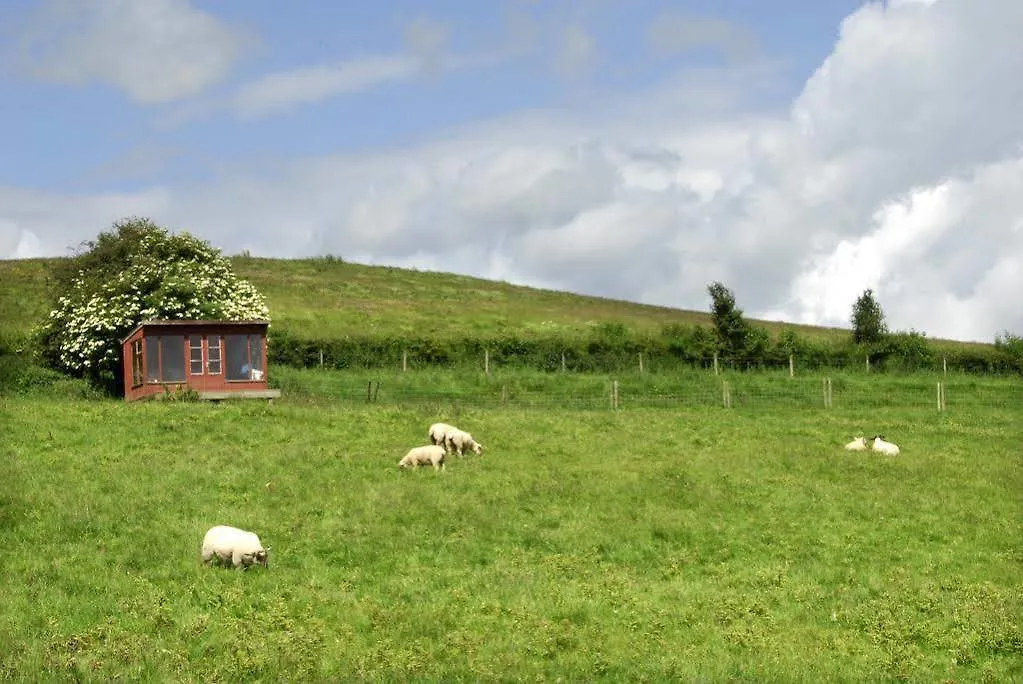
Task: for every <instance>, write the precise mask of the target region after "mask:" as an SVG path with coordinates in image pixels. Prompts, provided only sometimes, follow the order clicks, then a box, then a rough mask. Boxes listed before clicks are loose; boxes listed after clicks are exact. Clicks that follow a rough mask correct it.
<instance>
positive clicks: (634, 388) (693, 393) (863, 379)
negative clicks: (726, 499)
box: [280, 370, 1023, 411]
mask: <svg viewBox="0 0 1023 684" xmlns="http://www.w3.org/2000/svg"><path fill="white" fill-rule="evenodd" d="M280 386H281V388H282V390H283V391H284V392H286V393H291V394H296V395H308V396H317V397H325V398H330V399H332V400H336V401H338V402H342V403H370V404H389V405H394V404H447V405H462V406H477V407H481V408H484V407H485V408H494V407H501V406H508V407H520V408H541V409H546V408H558V407H562V408H567V409H588V410H599V409H605V410H628V409H629V408H695V407H712V406H719V407H724V408H731V409H740V410H741V409H760V408H791V409H812V408H819V409H850V408H889V407H890V408H897V407H906V408H909V407H915V408H933V409H934V410H936V411H946V410H958V409H982V408H1008V407H1020V408H1023V381H1021V380H1020V379H1018V378H1004V377H996V378H983V377H978V376H968V375H961V376H957V375H954V376H944V377H943V376H940V375H939V376H938V377H937V378H932V377H924V376H898V375H882V374H873V375H866V374H860V375H853V376H847V375H830V374H827V375H805V376H796V377H788V376H787V375H782V374H771V373H734V374H722V375H715V374H713V373H690V374H683V375H679V376H672V375H663V376H653V375H637V374H634V375H632V376H626V377H622V378H614V377H601V376H596V375H592V376H583V375H579V374H567V375H558V374H547V375H539V376H519V375H510V376H508V377H500V376H497V375H494V376H483V377H480V376H478V375H477V376H458V375H457V374H454V373H451V374H447V375H445V374H442V373H431V374H422V375H420V374H417V373H397V374H379V375H374V374H372V373H364V374H349V373H345V372H343V371H316V370H305V371H300V372H298V373H296V374H293V375H291V376H289V377H287V378H285V379H284V380H283V382H281V383H280Z"/></svg>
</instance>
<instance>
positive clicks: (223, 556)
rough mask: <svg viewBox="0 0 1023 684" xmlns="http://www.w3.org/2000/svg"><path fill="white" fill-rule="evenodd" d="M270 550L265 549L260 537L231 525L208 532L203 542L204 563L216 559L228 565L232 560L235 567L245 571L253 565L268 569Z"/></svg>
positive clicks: (221, 526)
mask: <svg viewBox="0 0 1023 684" xmlns="http://www.w3.org/2000/svg"><path fill="white" fill-rule="evenodd" d="M269 550H270V549H268V548H267V549H264V548H263V544H262V543H260V541H259V537H257V536H256V535H255V534H253V533H252V532H246V531H245V530H240V529H238V528H237V527H230V526H229V525H216V526H215V527H211V528H210V529H209V531H208V532H206V536H205V537H204V538H203V540H202V562H203V563H209V562H210V561H212V560H214V559H216V560H218V561H219V562H221V563H227V561H228V560H230V561H231V563H232V564H233V565H234V567H236V568H242V569H244V570H248V569H249V566H250V565H252V564H253V563H256V564H258V565H262V566H263V567H264V568H268V567H270V565H269V558H268V556H267V552H268V551H269Z"/></svg>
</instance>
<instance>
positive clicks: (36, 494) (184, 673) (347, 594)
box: [0, 371, 1023, 682]
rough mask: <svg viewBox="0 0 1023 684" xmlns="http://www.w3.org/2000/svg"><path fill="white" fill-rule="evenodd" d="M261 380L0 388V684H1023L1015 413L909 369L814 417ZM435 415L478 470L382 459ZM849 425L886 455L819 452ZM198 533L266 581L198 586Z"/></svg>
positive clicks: (322, 376) (1022, 554)
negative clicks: (158, 393)
mask: <svg viewBox="0 0 1023 684" xmlns="http://www.w3.org/2000/svg"><path fill="white" fill-rule="evenodd" d="M289 372H290V373H291V375H289V376H287V377H281V378H280V380H281V381H282V382H283V383H285V384H287V383H290V384H291V385H292V386H293V388H294V391H293V392H290V393H286V394H285V398H284V399H283V400H281V401H279V402H277V403H274V404H272V405H267V404H264V403H259V402H234V403H232V402H226V403H224V404H220V405H211V404H207V403H177V402H143V403H136V404H127V403H124V402H120V401H115V400H99V401H97V400H82V399H75V398H74V397H73V394H74V392H73V391H72V389H70V388H71V385H66V386H62V387H57V388H51V389H50V390H49V392H51V394H49V395H47V394H46V393H45V391H41V392H39V393H36V394H33V393H28V394H25V395H23V396H15V397H6V398H0V456H2V459H3V461H2V464H3V465H2V468H3V471H2V472H3V477H2V478H0V543H2V548H3V553H2V554H0V571H2V574H3V577H4V585H5V590H4V591H3V592H0V679H2V678H13V679H21V680H33V681H34V680H38V679H51V678H56V679H76V678H81V679H87V680H95V681H107V680H109V679H111V678H114V677H121V678H127V679H132V680H149V681H238V680H242V679H246V680H248V679H256V680H262V681H297V680H304V681H309V680H323V679H330V680H334V681H342V680H352V679H372V680H384V681H409V680H432V681H495V680H502V681H538V680H543V681H547V680H554V679H557V678H562V679H564V680H569V681H597V680H604V681H608V680H615V681H621V680H629V681H642V680H646V681H664V680H679V679H681V680H685V681H693V680H697V681H722V680H732V681H735V680H738V681H757V682H761V681H808V682H809V681H814V682H816V681H824V680H828V681H870V682H874V681H892V680H900V679H905V680H910V681H920V682H934V681H946V680H948V681H960V682H965V681H1011V680H1016V681H1018V680H1019V679H1020V678H1021V677H1023V626H1021V615H1023V573H1021V563H1023V534H1021V532H1023V529H1021V521H1023V515H1021V514H1023V510H1021V499H1020V492H1021V491H1023V468H1021V452H1020V442H1021V437H1023V429H1021V425H1023V420H1021V418H1023V415H1021V413H1023V412H1021V409H1020V406H1023V403H1021V402H1019V401H1017V400H1015V399H1012V400H1010V401H1005V402H1003V403H999V404H997V408H992V407H986V406H984V405H983V402H981V401H980V400H976V401H975V402H974V404H966V405H957V404H955V403H954V402H953V397H955V396H957V395H956V394H953V393H950V397H949V401H950V408H949V410H948V411H945V412H940V413H939V412H938V411H936V410H935V408H934V407H933V406H931V405H926V406H921V405H918V403H917V395H918V394H917V393H918V386H921V387H922V386H923V385H929V384H930V383H931V380H932V378H930V377H908V378H886V379H885V381H884V382H886V383H888V384H885V385H884V386H883V387H880V386H879V389H881V390H883V392H884V394H885V395H886V396H887V397H888V398H889V399H890V401H889V403H888V404H887V405H884V406H879V405H870V404H867V403H862V402H861V403H860V404H853V403H840V402H839V396H840V393H839V387H838V380H837V379H836V381H835V382H836V386H835V408H833V409H830V410H825V409H823V408H818V407H810V406H797V405H792V406H791V407H787V406H789V405H788V404H785V403H784V402H782V403H781V404H778V405H776V406H774V407H771V406H769V405H766V404H765V405H763V406H761V404H757V403H751V404H747V405H740V406H738V407H737V408H733V409H732V410H726V409H722V408H720V407H717V406H712V405H709V404H708V405H696V404H693V405H681V406H679V407H678V408H676V409H666V408H664V407H663V406H662V407H660V408H646V407H643V406H636V405H632V404H628V403H625V408H623V410H620V411H617V412H613V411H610V410H605V409H599V410H574V409H572V408H571V407H566V406H561V405H558V403H555V404H554V405H551V404H550V403H548V404H546V405H540V404H536V405H535V406H531V405H528V404H526V403H520V404H516V403H515V402H514V401H510V402H508V403H506V404H496V403H494V404H488V403H487V402H479V403H476V402H475V400H474V399H473V397H474V396H475V395H473V393H474V392H477V391H478V390H477V389H475V388H479V387H486V386H487V384H488V383H491V384H492V383H493V382H495V379H494V378H491V379H490V380H487V379H486V378H478V377H476V378H471V377H470V378H465V377H459V376H455V375H453V374H450V373H449V374H448V375H447V376H443V375H441V374H434V375H429V374H415V378H418V380H415V379H414V378H413V375H414V374H407V375H406V376H405V377H406V382H407V383H409V384H410V386H413V385H415V383H416V382H422V381H424V380H426V381H428V382H429V386H430V387H434V388H439V389H441V390H446V391H450V392H458V391H461V392H464V393H465V395H466V396H467V397H468V398H469V399H473V400H472V401H469V400H467V401H465V402H459V401H455V402H452V401H451V400H450V399H440V400H436V401H434V400H430V401H426V402H418V401H407V400H398V399H396V398H391V399H387V401H384V395H383V392H384V390H382V391H381V400H380V401H379V402H378V403H377V404H373V405H367V404H365V402H364V397H363V398H362V401H359V400H358V399H357V398H354V397H353V398H351V399H350V400H349V399H347V398H345V397H344V396H343V395H341V394H338V393H337V392H335V391H334V389H336V386H337V385H338V383H343V382H346V381H348V380H346V378H348V376H345V375H343V374H329V373H319V374H316V373H314V372H312V371H289ZM515 377H518V379H519V380H520V381H521V382H522V383H527V384H528V383H532V385H533V386H534V388H539V389H535V391H537V392H539V391H540V389H542V387H541V385H542V384H543V382H546V383H547V387H548V390H551V388H552V387H553V386H554V383H562V384H561V385H558V386H562V387H563V386H564V383H573V382H574V383H576V384H573V385H570V386H571V387H572V388H574V391H578V392H583V391H584V390H586V391H588V390H587V388H588V387H591V386H592V387H593V388H594V389H596V388H597V387H598V386H599V385H600V383H602V382H605V381H607V380H608V379H607V378H585V377H576V378H560V377H556V376H555V377H548V378H546V380H544V379H543V378H539V377H538V376H534V375H528V374H522V375H521V376H515ZM349 379H350V381H351V383H352V384H353V386H354V385H357V384H360V383H361V381H362V379H363V378H362V377H358V376H356V377H351V378H349ZM512 379H513V376H510V375H509V376H507V377H504V378H498V379H497V381H503V382H505V383H507V382H510V381H511V380H512ZM733 380H734V382H736V383H738V382H739V381H740V380H741V378H739V377H735V378H733ZM747 380H748V381H749V382H750V383H760V384H759V385H757V386H761V387H776V384H777V382H779V381H783V380H784V379H780V378H777V377H768V376H757V377H748V378H747ZM856 380H857V378H849V379H847V380H843V382H846V381H847V382H853V381H856ZM318 381H319V382H321V385H319V386H317V385H316V384H315V383H316V382H318ZM396 381H397V379H396V378H391V379H388V380H387V382H396ZM660 381H661V382H662V383H663V382H665V380H664V379H663V378H662V379H661V380H660ZM622 382H623V383H624V382H625V380H622ZM635 382H651V383H655V382H657V380H656V379H650V378H645V379H641V378H636V379H635ZM877 382H881V381H880V380H877ZM963 382H966V380H963ZM970 382H973V383H974V384H973V385H972V389H973V390H975V392H974V393H973V394H972V395H970V396H975V397H976V396H980V395H982V394H983V390H984V389H985V388H989V389H990V387H995V389H994V390H992V392H993V393H992V395H991V396H1001V394H1000V392H1001V391H1002V390H1003V389H1005V387H1007V386H1008V385H1005V386H1003V385H997V386H995V385H990V384H988V383H991V382H995V381H993V380H992V381H987V380H971V381H970ZM587 383H590V385H588V384H587ZM751 386H752V385H751ZM962 389H964V390H965V389H967V388H966V387H965V386H964V387H963V388H962ZM363 391H364V389H363ZM57 392H65V393H66V394H65V396H57V394H56V393H57ZM963 394H964V395H965V392H963ZM565 396H568V393H566V394H565ZM624 396H628V395H623V397H624ZM779 396H780V395H779ZM985 396H986V395H985ZM559 402H560V400H559ZM437 419H451V420H453V421H454V422H456V424H460V425H462V426H464V427H466V428H468V429H470V430H471V431H472V432H473V433H474V435H475V436H476V437H477V438H478V439H479V440H480V441H482V442H483V443H484V444H485V445H486V451H485V454H484V456H483V457H482V458H479V457H467V458H464V459H461V460H454V461H452V462H451V463H450V464H449V466H448V468H447V470H446V471H445V472H443V473H435V472H433V471H432V470H429V469H425V470H419V471H414V472H403V471H400V470H399V469H398V468H397V467H396V464H397V462H398V460H399V459H400V458H401V456H402V455H403V454H404V451H405V450H406V449H407V448H408V447H410V446H412V445H415V444H420V443H423V442H424V441H425V436H426V429H427V426H428V425H429V424H430V423H431V422H433V421H435V420H437ZM874 431H881V432H883V433H884V434H886V435H887V436H888V438H889V439H891V440H893V441H895V442H897V443H898V444H900V446H901V447H902V450H903V452H902V455H901V456H899V457H897V458H884V457H880V456H875V455H870V454H859V455H852V454H847V453H845V452H844V451H843V450H842V448H841V445H842V444H843V443H844V442H845V441H847V440H848V439H849V438H850V437H851V436H853V435H854V434H857V433H864V432H866V433H868V434H873V432H874ZM217 523H229V524H236V525H239V526H242V527H246V528H249V529H253V530H255V531H257V532H258V533H259V534H260V536H261V538H262V540H263V541H264V543H265V544H267V545H270V546H272V549H273V550H272V551H271V559H270V567H269V569H268V570H267V571H263V570H262V569H258V568H257V569H253V570H250V571H248V572H244V573H242V572H236V571H232V570H228V569H221V568H211V567H202V566H201V565H200V564H199V561H198V552H199V545H200V542H201V539H202V535H203V533H204V532H205V530H206V528H208V527H209V526H211V525H213V524H217Z"/></svg>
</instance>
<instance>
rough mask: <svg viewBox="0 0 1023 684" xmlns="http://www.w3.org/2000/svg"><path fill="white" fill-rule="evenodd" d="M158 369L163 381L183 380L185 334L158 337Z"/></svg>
mask: <svg viewBox="0 0 1023 684" xmlns="http://www.w3.org/2000/svg"><path fill="white" fill-rule="evenodd" d="M160 369H161V370H162V371H163V381H164V382H184V381H185V336H184V335H168V336H167V337H161V338H160Z"/></svg>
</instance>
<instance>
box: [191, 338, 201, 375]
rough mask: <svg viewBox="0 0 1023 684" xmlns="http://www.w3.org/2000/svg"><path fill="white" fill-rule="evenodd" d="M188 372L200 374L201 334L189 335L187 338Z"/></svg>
mask: <svg viewBox="0 0 1023 684" xmlns="http://www.w3.org/2000/svg"><path fill="white" fill-rule="evenodd" d="M188 372H189V373H191V374H192V375H202V336H200V335H191V336H189V338H188Z"/></svg>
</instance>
